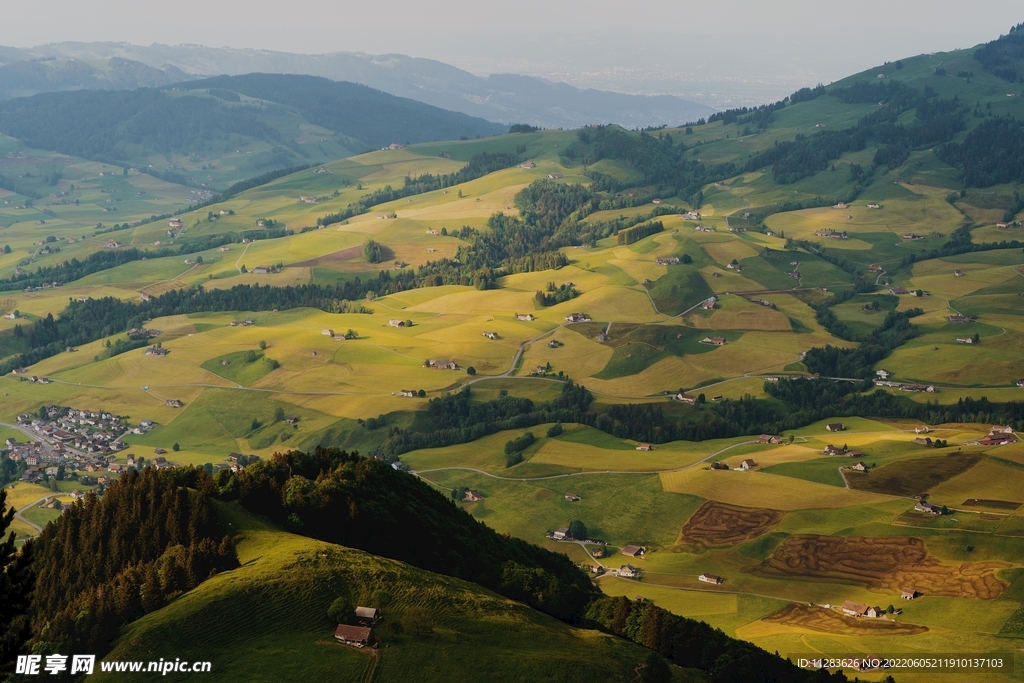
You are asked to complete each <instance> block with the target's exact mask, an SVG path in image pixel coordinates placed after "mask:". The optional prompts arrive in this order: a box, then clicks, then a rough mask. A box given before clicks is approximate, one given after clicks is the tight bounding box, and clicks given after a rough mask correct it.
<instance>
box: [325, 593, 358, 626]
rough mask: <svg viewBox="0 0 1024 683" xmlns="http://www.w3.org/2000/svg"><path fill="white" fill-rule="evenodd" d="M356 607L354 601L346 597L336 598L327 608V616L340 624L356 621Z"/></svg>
mask: <svg viewBox="0 0 1024 683" xmlns="http://www.w3.org/2000/svg"><path fill="white" fill-rule="evenodd" d="M355 617H356V608H355V607H354V606H353V605H352V601H351V600H349V599H348V598H345V597H339V598H335V599H334V602H332V603H331V606H330V607H328V608H327V618H328V619H330V620H331V621H333V622H336V623H338V624H351V623H352V622H353V621H355Z"/></svg>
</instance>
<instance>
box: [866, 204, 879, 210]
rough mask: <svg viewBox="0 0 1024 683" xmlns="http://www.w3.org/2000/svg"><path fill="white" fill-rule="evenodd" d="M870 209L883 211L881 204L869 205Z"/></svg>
mask: <svg viewBox="0 0 1024 683" xmlns="http://www.w3.org/2000/svg"><path fill="white" fill-rule="evenodd" d="M868 208H869V209H881V208H882V205H881V204H868Z"/></svg>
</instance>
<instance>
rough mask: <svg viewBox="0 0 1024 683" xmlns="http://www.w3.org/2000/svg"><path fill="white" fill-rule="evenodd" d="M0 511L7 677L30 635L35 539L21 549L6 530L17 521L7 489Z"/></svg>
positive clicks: (1, 624) (0, 599)
mask: <svg viewBox="0 0 1024 683" xmlns="http://www.w3.org/2000/svg"><path fill="white" fill-rule="evenodd" d="M4 460H5V461H8V462H10V461H9V460H8V459H7V458H4ZM5 483H6V482H5ZM0 511H3V512H0V677H4V678H5V679H6V677H7V676H9V675H10V674H13V673H14V663H15V661H16V659H17V656H18V654H20V652H21V649H22V647H23V646H24V645H25V643H26V642H28V640H29V637H30V636H31V630H30V628H29V616H28V612H29V605H30V600H31V596H32V593H33V589H34V587H35V578H36V577H35V572H34V571H33V569H32V560H33V559H34V546H33V544H32V542H31V541H29V542H28V543H26V544H25V545H24V547H22V548H21V549H19V548H18V547H17V546H16V545H15V544H14V542H15V540H17V534H16V533H15V532H13V531H11V532H9V533H8V532H7V529H8V527H10V525H11V522H13V521H14V508H13V507H11V508H8V507H7V489H2V488H0ZM5 534H6V536H7V538H6V539H5V538H4V535H5Z"/></svg>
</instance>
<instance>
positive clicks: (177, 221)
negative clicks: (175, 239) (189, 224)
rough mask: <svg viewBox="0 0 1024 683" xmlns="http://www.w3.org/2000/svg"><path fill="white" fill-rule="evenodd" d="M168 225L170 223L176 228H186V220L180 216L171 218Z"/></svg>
mask: <svg viewBox="0 0 1024 683" xmlns="http://www.w3.org/2000/svg"><path fill="white" fill-rule="evenodd" d="M167 225H168V227H171V228H175V229H177V228H184V227H185V221H183V220H181V219H180V218H172V219H171V220H169V221H167Z"/></svg>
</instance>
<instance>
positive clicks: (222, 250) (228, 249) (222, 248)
mask: <svg viewBox="0 0 1024 683" xmlns="http://www.w3.org/2000/svg"><path fill="white" fill-rule="evenodd" d="M217 251H219V252H220V253H222V254H223V253H224V252H225V251H231V247H217Z"/></svg>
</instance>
